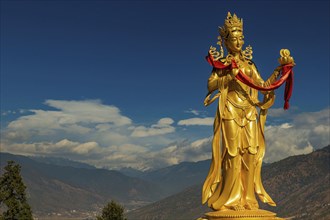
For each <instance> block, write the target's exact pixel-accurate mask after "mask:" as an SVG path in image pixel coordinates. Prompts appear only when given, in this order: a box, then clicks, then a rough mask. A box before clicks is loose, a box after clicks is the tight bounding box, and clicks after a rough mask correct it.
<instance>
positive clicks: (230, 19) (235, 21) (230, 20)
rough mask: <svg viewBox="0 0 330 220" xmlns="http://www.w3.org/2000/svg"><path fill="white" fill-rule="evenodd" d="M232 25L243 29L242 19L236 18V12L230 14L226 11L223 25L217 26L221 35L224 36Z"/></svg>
mask: <svg viewBox="0 0 330 220" xmlns="http://www.w3.org/2000/svg"><path fill="white" fill-rule="evenodd" d="M234 27H236V28H238V29H239V30H241V31H243V19H241V18H238V17H237V15H236V14H234V15H233V16H232V15H231V14H230V12H228V14H227V18H226V20H225V24H224V26H223V27H219V32H220V35H221V37H223V38H226V37H227V36H228V34H229V33H230V31H231V30H232V29H233V28H234Z"/></svg>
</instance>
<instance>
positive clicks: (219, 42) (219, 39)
mask: <svg viewBox="0 0 330 220" xmlns="http://www.w3.org/2000/svg"><path fill="white" fill-rule="evenodd" d="M217 44H218V45H219V46H220V58H222V57H223V55H224V54H223V47H222V38H221V36H218V42H217Z"/></svg>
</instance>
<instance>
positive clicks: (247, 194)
mask: <svg viewBox="0 0 330 220" xmlns="http://www.w3.org/2000/svg"><path fill="white" fill-rule="evenodd" d="M219 32H220V36H219V37H218V39H219V41H218V44H219V45H220V51H219V52H218V51H216V48H214V47H211V48H210V50H209V55H208V57H207V60H208V62H209V63H210V64H211V65H212V66H213V70H212V74H211V76H210V77H209V79H208V94H207V96H206V98H205V101H204V104H205V106H208V105H209V104H211V103H212V102H214V101H215V100H218V101H219V104H218V108H217V112H216V116H215V119H214V137H213V142H212V163H211V167H210V170H209V173H208V176H207V177H206V180H205V182H204V185H203V192H202V202H203V204H204V203H206V202H207V203H208V206H209V207H210V208H212V209H213V210H214V211H215V212H210V213H206V216H207V219H227V218H228V219H231V220H233V219H279V218H276V217H275V216H276V214H275V213H272V212H268V211H265V210H260V209H259V205H258V201H257V198H256V194H257V195H258V197H259V199H260V200H261V201H262V202H264V203H268V204H269V205H271V206H276V204H275V202H274V201H273V200H272V198H271V197H270V196H269V195H268V194H267V192H266V191H265V189H264V187H263V185H262V181H261V165H262V160H263V157H264V154H265V140H264V125H265V121H266V116H267V109H268V108H269V107H271V106H272V104H273V103H274V100H275V95H274V89H276V88H278V87H279V86H280V85H282V84H283V83H284V82H286V89H285V107H284V108H285V109H287V108H288V107H289V105H288V100H289V98H290V96H291V91H292V83H293V72H292V67H293V66H294V65H295V64H294V60H293V58H292V57H291V56H290V51H289V50H287V49H282V50H281V51H280V55H281V57H280V59H279V62H280V66H279V67H277V68H276V69H275V70H274V72H273V73H272V74H271V76H270V77H269V79H268V80H266V81H264V80H263V79H262V78H261V77H260V74H259V72H258V70H257V68H256V66H255V64H254V63H253V62H252V48H251V46H248V47H247V48H246V49H245V50H242V46H243V44H244V35H243V20H242V19H240V18H238V17H237V16H236V15H235V14H234V15H233V16H232V15H231V14H230V13H229V12H228V16H227V19H226V20H225V24H224V26H223V27H220V28H219ZM222 42H224V45H225V47H226V49H227V52H228V55H227V56H224V51H223V48H222ZM258 91H261V93H262V94H263V96H264V98H263V101H259V100H258ZM214 92H217V94H215V95H214V96H213V97H211V96H212V94H213V93H214ZM257 107H258V108H260V112H259V113H258V111H257Z"/></svg>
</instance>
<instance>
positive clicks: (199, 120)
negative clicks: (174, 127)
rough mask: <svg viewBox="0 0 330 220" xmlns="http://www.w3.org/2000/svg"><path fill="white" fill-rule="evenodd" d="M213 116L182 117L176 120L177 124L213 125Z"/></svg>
mask: <svg viewBox="0 0 330 220" xmlns="http://www.w3.org/2000/svg"><path fill="white" fill-rule="evenodd" d="M213 122H214V118H212V117H208V118H189V119H184V120H180V121H179V122H178V125H186V126H189V125H207V126H211V125H213Z"/></svg>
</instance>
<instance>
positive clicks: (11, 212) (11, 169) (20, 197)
mask: <svg viewBox="0 0 330 220" xmlns="http://www.w3.org/2000/svg"><path fill="white" fill-rule="evenodd" d="M4 170H5V171H4V173H3V175H2V176H1V177H0V207H1V208H2V210H5V211H4V212H3V213H1V214H0V219H17V220H20V219H24V220H29V219H33V217H32V211H31V207H30V205H29V204H28V202H27V199H26V194H25V189H26V186H25V185H24V183H23V180H22V177H21V174H20V172H21V166H20V165H19V164H16V163H15V162H14V161H8V162H7V165H6V166H5V168H4Z"/></svg>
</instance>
